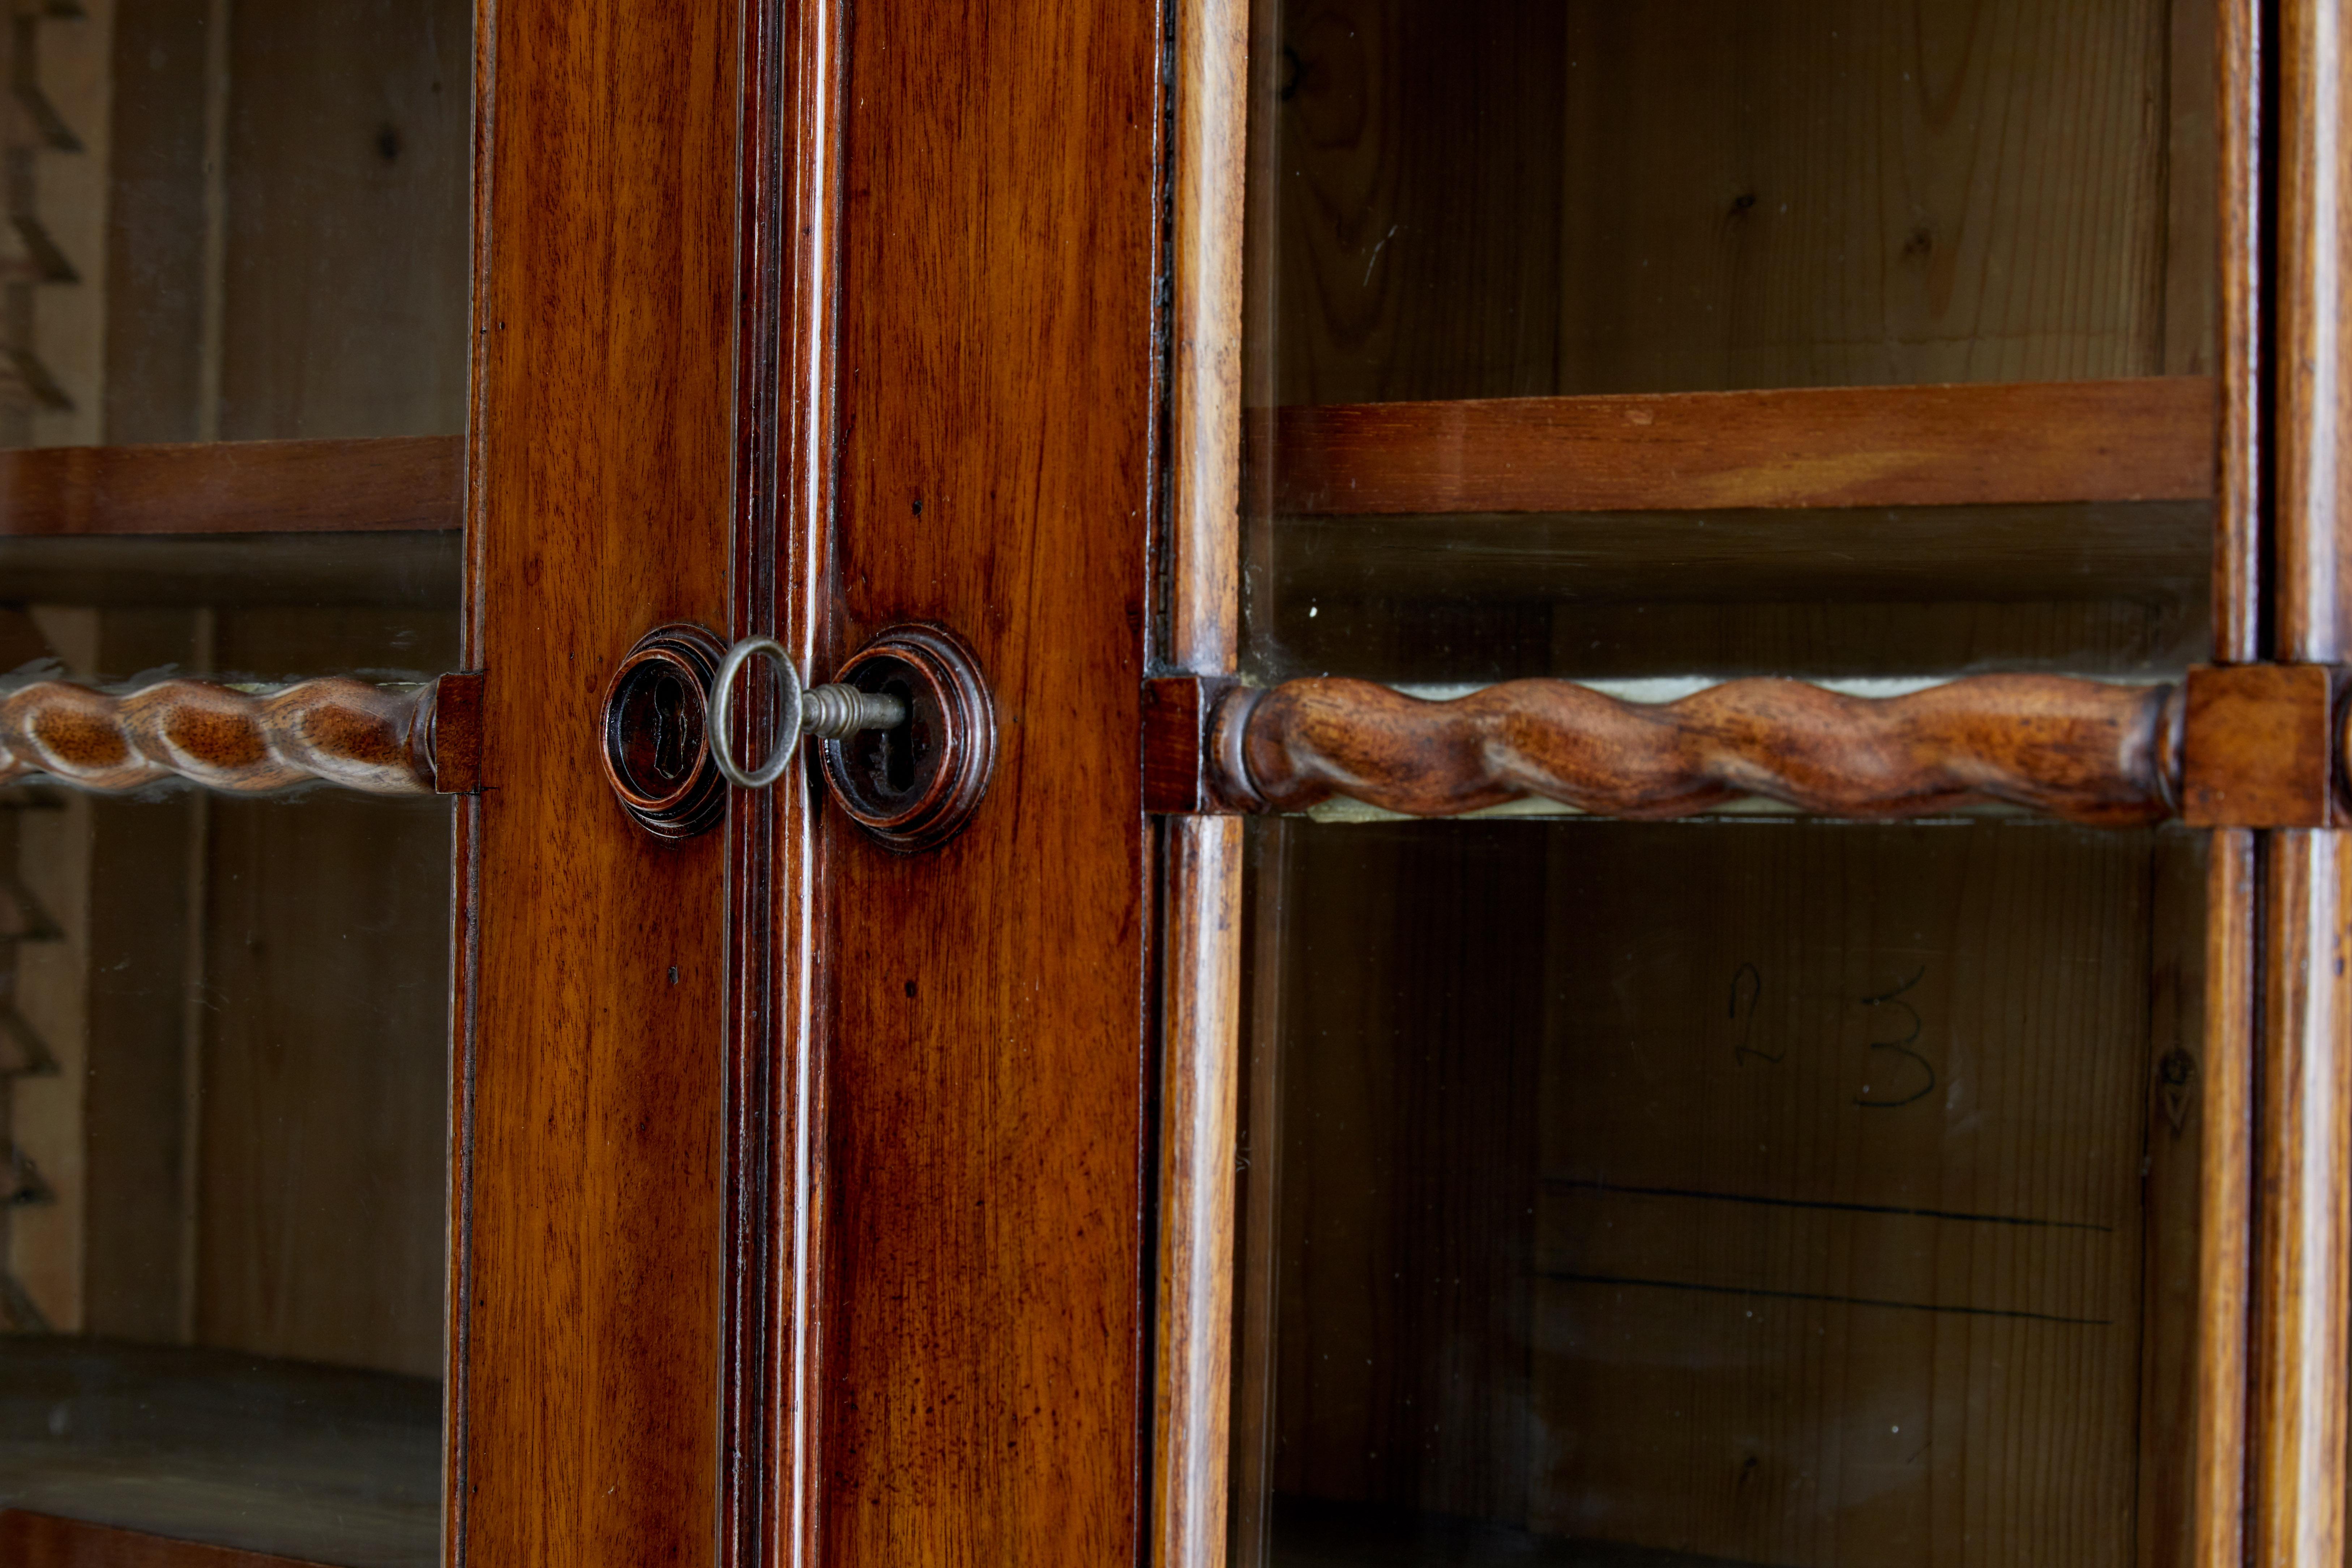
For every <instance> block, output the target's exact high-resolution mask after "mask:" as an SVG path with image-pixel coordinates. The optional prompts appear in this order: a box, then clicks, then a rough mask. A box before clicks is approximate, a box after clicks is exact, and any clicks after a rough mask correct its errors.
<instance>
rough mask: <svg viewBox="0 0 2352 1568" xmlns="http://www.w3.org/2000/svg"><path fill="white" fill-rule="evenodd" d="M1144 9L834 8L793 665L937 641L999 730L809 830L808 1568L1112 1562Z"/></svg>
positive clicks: (1131, 839)
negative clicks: (840, 51) (817, 1073)
mask: <svg viewBox="0 0 2352 1568" xmlns="http://www.w3.org/2000/svg"><path fill="white" fill-rule="evenodd" d="M1161 22H1162V18H1161V16H1160V13H1159V12H1158V11H1156V10H1155V9H1154V8H1152V7H1150V6H1138V5H1108V4H1093V3H1087V4H1080V5H1070V4H1067V3H1066V0H1058V3H1057V0H1006V3H1003V4H998V5H990V6H986V7H969V8H963V9H955V8H948V9H942V8H941V7H940V6H939V5H934V4H931V3H930V0H869V3H867V4H863V5H859V7H858V8H857V16H856V38H855V47H853V48H852V49H851V50H850V51H849V55H848V62H847V81H846V85H845V90H844V93H843V103H844V106H845V115H846V119H847V122H848V123H847V130H846V146H845V162H844V164H843V166H842V168H841V171H840V175H839V177H840V180H841V183H842V187H841V188H842V191H843V195H844V205H843V207H842V210H841V215H840V225H841V234H842V253H841V261H840V271H839V274H838V289H839V294H838V298H839V301H840V303H839V310H840V318H839V321H840V329H839V336H838V342H839V349H838V355H839V357H838V361H837V363H836V364H835V374H834V377H833V384H834V385H835V386H837V387H838V388H839V396H840V403H839V414H838V418H839V421H840V423H839V426H838V427H839V431H840V444H839V453H838V466H837V470H836V471H837V473H838V475H839V491H838V495H837V498H836V504H835V508H834V511H833V516H834V518H835V519H836V520H837V521H835V542H834V545H833V548H834V549H835V551H836V552H837V553H836V555H835V575H834V581H835V584H837V595H838V597H837V598H836V600H835V603H834V605H833V606H832V613H831V614H830V616H828V624H827V626H826V627H825V631H824V646H823V647H822V649H821V651H822V653H823V654H824V658H821V659H820V661H819V662H820V663H821V664H825V665H828V666H830V665H833V664H837V662H838V661H839V660H840V658H842V657H843V656H844V655H845V654H846V653H847V652H848V651H849V650H851V649H854V648H856V647H858V646H859V645H860V644H861V643H862V642H863V641H864V640H865V639H866V638H867V637H871V636H872V635H873V634H874V633H875V632H877V631H878V630H880V629H881V628H882V627H884V626H888V625H891V624H893V623H896V622H902V621H910V620H919V621H925V622H929V623H932V624H936V625H939V626H944V627H946V628H947V629H948V630H950V631H951V632H953V633H954V634H956V635H957V636H958V637H961V638H963V639H964V640H965V641H966V642H967V643H969V644H970V645H971V647H972V648H973V650H974V652H975V653H976V655H977V656H978V661H979V664H980V666H981V668H982V669H984V670H986V671H987V672H988V677H989V679H990V681H991V683H992V687H993V692H994V700H995V708H996V712H997V717H998V722H999V727H1000V728H999V751H998V755H997V762H996V770H995V775H994V778H993V780H992V782H991V784H990V785H989V792H988V796H987V798H986V800H985V801H983V802H982V805H981V806H980V809H979V811H978V812H977V813H976V814H975V815H974V816H973V817H972V819H971V824H970V825H969V826H967V827H966V828H965V829H964V831H963V832H962V833H961V835H959V836H958V837H956V838H954V839H953V840H951V841H950V842H949V843H947V844H945V845H942V846H941V847H939V848H937V849H936V850H933V851H931V852H929V853H926V854H921V855H912V856H898V855H892V854H890V853H889V852H888V851H887V850H886V849H884V848H882V847H879V846H877V845H876V844H874V843H872V842H871V841H869V840H868V839H866V837H864V835H862V834H861V833H859V832H858V831H857V830H856V828H855V827H854V826H851V825H850V824H849V823H848V822H847V821H846V820H845V818H844V817H843V816H841V815H839V814H836V813H831V812H827V813H825V814H824V823H823V831H824V845H823V849H822V853H823V855H824V872H823V883H822V890H821V893H820V900H821V908H822V910H823V925H824V931H825V935H824V944H825V945H824V948H823V950H822V951H824V957H825V964H826V976H827V980H828V983H829V994H827V995H825V996H824V998H823V999H822V1000H821V1001H820V1002H819V1004H818V1015H817V1016H818V1022H817V1025H816V1027H817V1029H818V1030H819V1032H820V1034H821V1037H822V1048H823V1050H824V1053H825V1055H824V1089H823V1091H822V1092H823V1096H824V1163H825V1168H824V1175H823V1180H824V1187H823V1190H822V1193H821V1194H820V1200H819V1201H820V1202H821V1204H822V1213H823V1226H824V1235H823V1237H822V1238H821V1240H820V1242H819V1246H820V1247H821V1252H822V1265H821V1266H822V1268H823V1275H822V1279H823V1289H824V1296H823V1301H822V1321H821V1322H820V1323H819V1324H818V1325H817V1326H816V1329H815V1331H816V1332H818V1333H820V1334H821V1335H822V1336H823V1343H822V1363H821V1382H820V1383H819V1384H816V1385H815V1386H814V1387H813V1389H812V1391H811V1393H812V1397H814V1398H815V1399H818V1400H821V1402H822V1406H821V1409H822V1420H823V1423H824V1430H823V1433H822V1435H821V1438H820V1441H821V1443H822V1446H823V1458H822V1464H821V1468H820V1470H819V1471H818V1474H819V1476H820V1477H821V1479H820V1481H819V1482H818V1485H819V1486H820V1488H821V1506H822V1510H823V1521H822V1537H821V1542H820V1548H819V1560H820V1561H821V1562H824V1563H835V1564H843V1565H848V1564H866V1563H884V1562H890V1563H898V1562H906V1563H939V1564H959V1563H971V1564H981V1563H1118V1562H1128V1561H1133V1560H1135V1559H1136V1558H1138V1556H1139V1554H1140V1552H1141V1549H1142V1543H1143V1538H1144V1534H1145V1530H1146V1524H1145V1514H1146V1511H1147V1510H1148V1508H1149V1498H1150V1481H1149V1476H1148V1473H1147V1471H1146V1468H1145V1462H1144V1454H1143V1451H1142V1450H1143V1442H1144V1435H1145V1433H1146V1432H1147V1431H1148V1429H1149V1425H1150V1408H1151V1400H1152V1392H1151V1379H1150V1367H1149V1363H1148V1362H1147V1361H1146V1359H1145V1358H1146V1352H1145V1348H1144V1346H1145V1339H1144V1334H1145V1318H1146V1313H1147V1311H1148V1290H1149V1281H1150V1275H1151V1267H1152V1259H1151V1258H1150V1256H1149V1255H1148V1253H1147V1252H1146V1249H1145V1239H1144V1236H1145V1233H1144V1223H1143V1219H1144V1207H1145V1189H1146V1184H1147V1183H1148V1182H1149V1181H1150V1179H1151V1176H1152V1173H1153V1171H1152V1167H1150V1165H1148V1164H1147V1163H1146V1155H1145V1142H1144V1139H1145V1120H1144V1119H1145V1116H1146V1106H1147V1095H1146V1092H1145V1085H1146V1078H1145V1073H1146V1063H1147V1061H1148V1059H1149V1050H1148V1045H1147V1041H1146V1039H1145V1037H1144V1033H1143V1030H1144V1024H1145V1020H1146V1016H1147V1014H1148V1012H1149V1011H1150V1004H1149V998H1150V990H1149V979H1148V977H1149V974H1150V963H1149V953H1150V945H1149V944H1150V939H1151V918H1150V909H1151V905H1152V903H1153V899H1152V897H1151V880H1150V879H1151V875H1152V868H1151V866H1150V842H1151V838H1150V828H1149V826H1148V824H1147V822H1146V820H1145V818H1144V816H1143V815H1142V809H1141V807H1142V802H1141V795H1140V782H1139V769H1138V767H1137V761H1136V759H1137V739H1138V733H1139V722H1140V716H1139V695H1140V689H1141V678H1142V675H1143V661H1144V658H1145V657H1146V652H1147V637H1148V635H1149V634H1148V626H1147V622H1148V618H1149V608H1150V587H1149V578H1148V574H1147V563H1148V560H1149V556H1148V544H1149V532H1148V525H1149V523H1150V521H1151V518H1152V515H1153V509H1154V504H1155V502H1154V497H1155V494H1156V489H1155V480H1154V476H1153V456H1154V432H1155V430H1156V429H1157V428H1158V426H1159V420H1160V395H1161V389H1160V384H1159V381H1158V376H1157V375H1156V374H1155V367H1156V366H1159V365H1161V364H1162V363H1164V360H1163V355H1164V353H1165V340H1164V339H1163V338H1161V337H1160V336H1159V329H1160V320H1161V318H1160V312H1159V310H1157V309H1156V308H1155V300H1156V299H1157V298H1158V292H1159V289H1160V281H1161V279H1160V275H1159V270H1158V267H1159V262H1158V258H1159V257H1160V254H1161V252H1160V246H1161V244H1162V243H1163V241H1164V239H1165V235H1164V233H1163V231H1162V229H1161V227H1160V211H1161V205H1162V199H1163V198H1162V195H1161V191H1162V186H1161V185H1160V171H1161V168H1162V163H1161V160H1162V158H1163V155H1164V153H1165V147H1164V144H1163V143H1162V142H1161V130H1160V127H1161V126H1162V124H1163V120H1162V112H1163V110H1164V108H1165V103H1164V100H1163V99H1162V97H1161V89H1160V26H1161ZM1080 779H1082V780H1084V781H1086V783H1085V787H1083V788H1073V787H1072V781H1073V780H1080Z"/></svg>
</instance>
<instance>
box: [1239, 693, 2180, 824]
mask: <svg viewBox="0 0 2352 1568" xmlns="http://www.w3.org/2000/svg"><path fill="white" fill-rule="evenodd" d="M1217 724H1218V729H1219V731H1220V733H1219V735H1218V737H1217V738H1216V741H1215V742H1213V743H1214V745H1215V749H1216V751H1217V752H1218V753H1219V754H1220V755H1221V756H1222V757H1223V758H1224V759H1227V762H1226V772H1227V773H1229V774H1230V773H1231V772H1232V771H1233V763H1234V762H1236V761H1237V762H1239V763H1242V771H1243V772H1244V773H1245V775H1246V779H1247V783H1248V784H1249V786H1250V789H1251V791H1252V792H1254V793H1255V795H1257V796H1258V797H1259V798H1260V799H1262V800H1263V801H1264V802H1265V805H1267V806H1268V807H1271V808H1273V809H1275V810H1297V809H1300V808H1303V807H1306V806H1308V805H1314V804H1316V803H1317V802H1318V801H1322V800H1325V799H1328V798H1329V797H1330V796H1332V795H1345V796H1348V797H1349V798H1350V799H1354V800H1359V801H1362V802H1364V803H1366V804H1368V805H1376V806H1381V807H1383V808H1385V809H1387V810H1390V811H1397V812H1403V813H1406V814H1408V815H1411V816H1453V815H1455V814H1457V813H1461V812H1465V811H1475V810H1476V809H1478V808H1479V807H1481V806H1488V805H1500V804H1501V803H1502V802H1504V801H1507V800H1512V799H1515V798H1517V797H1520V796H1523V795H1540V796H1542V797H1544V798H1546V799H1549V800H1555V801H1559V802H1561V803H1563V804H1565V805H1572V806H1576V807H1578V808H1579V809H1580V810H1584V811H1589V812H1592V813H1596V814H1599V815H1603V816H1622V817H1671V816H1687V815H1689V814H1690V813H1693V812H1697V811H1705V810H1706V809H1708V808H1710V807H1713V806H1717V805H1722V804H1724V803H1725V802H1727V801H1730V800H1733V799H1735V798H1737V797H1739V796H1742V795H1763V796H1766V797H1769V798H1770V799H1773V800H1779V801H1784V802H1786V803H1788V804H1789V805H1795V806H1798V807H1801V808H1802V809H1804V810H1806V811H1811V812H1818V813H1821V814H1823V815H1829V816H1854V817H1894V816H1920V815H1923V814H1926V813H1930V812H1937V811H1947V810H1950V809H1952V808H1953V807H1956V806H1963V805H1979V804H1983V803H1987V802H1994V801H1999V802H2005V803H2007V804H2009V805H2019V806H2024V807H2027V808H2029V809H2031V810H2034V811H2039V812H2042V813H2046V814H2048V815H2050V816H2058V817H2062V818H2064V819H2066V820H2068V821H2072V822H2079V823H2084V824H2088V825H2093V826H2126V825H2129V824H2133V823H2142V822H2153V821H2157V820H2159V819H2161V818H2164V817H2166V816H2171V815H2172V814H2173V811H2174V809H2175V806H2174V803H2175V802H2176V801H2177V800H2178V799H2179V789H2178V787H2177V786H2178V778H2179V740H2178V731H2179V705H2178V703H2177V701H2176V700H2175V693H2174V690H2173V689H2172V688H2171V687H2168V686H2116V685H2109V684H2107V683H2105V682H2102V681H2093V680H2080V679H2068V678H2065V677H2060V676H2036V675H1991V676H1975V677H1970V678H1969V679H1962V680H1956V681H1953V682H1951V683H1949V684H1948V685H1944V686H1937V687H1931V688H1929V689H1927V690H1924V691H1917V692H1913V693H1911V694H1909V695H1907V696H1903V697H1893V698H1861V697H1848V696H1843V695H1841V694H1840V693H1837V692H1834V691H1827V690H1823V689H1822V688H1820V687H1817V686H1808V685H1805V684H1804V683H1802V682H1801V681H1794V680H1735V681H1730V682H1727V683H1726V684H1724V685H1722V686H1717V687H1714V688H1712V689H1708V690H1706V691H1701V692H1697V693H1695V694H1693V695H1692V696H1689V697H1685V698H1683V699H1681V700H1678V701H1674V702H1662V703H1637V702H1624V701H1621V700H1618V699H1616V698H1613V697H1611V696H1608V695H1607V694H1606V693H1603V692H1600V691H1596V690H1593V689H1591V688H1590V687H1585V686H1579V685H1576V684H1574V683H1573V682H1570V681H1565V680H1516V681H1511V682H1508V683H1507V684H1504V685H1501V686H1495V687H1489V688H1487V689H1485V690H1483V691H1478V692H1474V693H1472V694H1471V695H1469V696H1466V697H1462V698H1457V699H1454V700H1451V701H1444V702H1433V701H1425V700H1421V699H1417V698H1413V697H1409V696H1406V695H1404V694H1403V693H1402V692H1398V691H1392V690H1390V689H1388V688H1386V687H1382V686H1375V685H1372V684H1370V682H1367V681H1361V680H1343V679H1307V680H1293V681H1288V682H1286V683H1285V684H1283V685H1281V686H1278V687H1276V688H1275V689H1272V690H1270V691H1265V692H1262V693H1260V692H1249V691H1236V692H1234V694H1233V695H1232V697H1231V699H1230V700H1229V703H1228V705H1227V706H1226V707H1225V708H1224V709H1223V710H1221V712H1220V714H1219V717H1218V721H1217Z"/></svg>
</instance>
